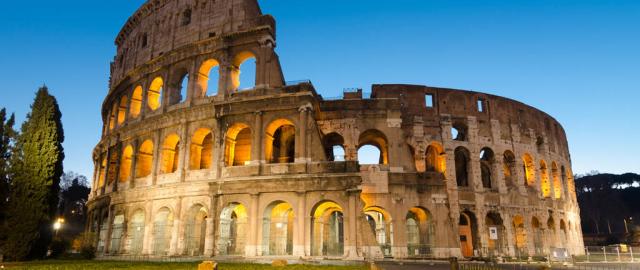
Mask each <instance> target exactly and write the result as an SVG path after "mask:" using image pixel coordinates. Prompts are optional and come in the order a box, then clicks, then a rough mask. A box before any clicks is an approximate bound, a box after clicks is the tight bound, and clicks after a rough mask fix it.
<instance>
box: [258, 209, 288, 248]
mask: <svg viewBox="0 0 640 270" xmlns="http://www.w3.org/2000/svg"><path fill="white" fill-rule="evenodd" d="M292 254H293V207H292V206H291V205H290V204H289V203H286V202H282V201H278V202H273V203H271V204H269V206H267V208H266V209H265V210H264V214H263V216H262V255H292Z"/></svg>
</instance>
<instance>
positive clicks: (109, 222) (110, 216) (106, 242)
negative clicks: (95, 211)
mask: <svg viewBox="0 0 640 270" xmlns="http://www.w3.org/2000/svg"><path fill="white" fill-rule="evenodd" d="M107 209H108V210H107V211H108V213H109V214H108V217H107V235H106V236H105V239H104V250H103V252H102V253H103V254H109V247H110V246H111V231H112V229H113V212H114V211H113V209H112V207H108V208H107Z"/></svg>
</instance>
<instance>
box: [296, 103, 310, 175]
mask: <svg viewBox="0 0 640 270" xmlns="http://www.w3.org/2000/svg"><path fill="white" fill-rule="evenodd" d="M310 106H311V104H308V105H305V106H302V107H300V108H298V112H299V114H300V127H299V130H300V133H299V134H300V136H299V137H298V138H297V139H296V150H295V152H296V153H295V159H296V160H295V162H296V163H306V162H307V161H308V160H309V158H308V157H307V122H308V119H309V110H310Z"/></svg>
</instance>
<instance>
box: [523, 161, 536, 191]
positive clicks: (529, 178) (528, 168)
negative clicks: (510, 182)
mask: <svg viewBox="0 0 640 270" xmlns="http://www.w3.org/2000/svg"><path fill="white" fill-rule="evenodd" d="M522 161H523V162H524V163H523V165H522V166H523V170H524V181H525V182H524V183H525V185H527V186H529V187H533V186H534V185H535V183H536V178H535V177H536V166H535V165H534V163H533V158H532V157H531V155H529V154H528V153H526V154H524V155H523V156H522Z"/></svg>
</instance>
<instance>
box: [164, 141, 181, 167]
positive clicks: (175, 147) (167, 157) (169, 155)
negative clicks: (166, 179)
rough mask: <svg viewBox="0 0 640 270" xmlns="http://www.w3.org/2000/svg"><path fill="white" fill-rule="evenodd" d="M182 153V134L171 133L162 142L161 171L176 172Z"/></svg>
mask: <svg viewBox="0 0 640 270" xmlns="http://www.w3.org/2000/svg"><path fill="white" fill-rule="evenodd" d="M179 153H180V136H178V135H176V134H171V135H169V136H167V137H166V138H165V139H164V142H163V143H162V156H161V161H162V163H161V165H160V173H161V174H166V173H174V172H176V171H177V170H178V163H179V161H178V160H179V158H178V156H179Z"/></svg>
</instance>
